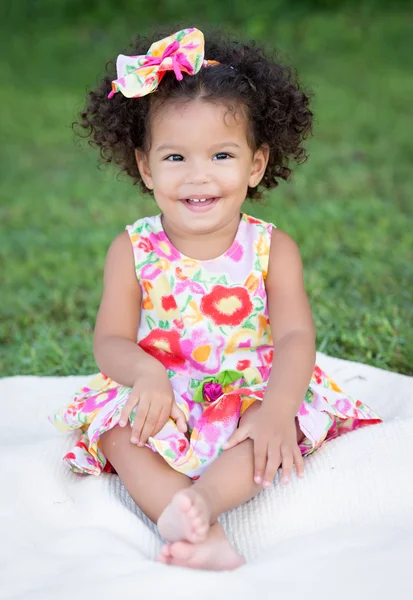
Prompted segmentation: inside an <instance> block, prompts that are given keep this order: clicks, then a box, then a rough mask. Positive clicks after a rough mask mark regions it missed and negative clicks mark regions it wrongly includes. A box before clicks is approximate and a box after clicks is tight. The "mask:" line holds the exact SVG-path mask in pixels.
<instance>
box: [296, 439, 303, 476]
mask: <svg viewBox="0 0 413 600" xmlns="http://www.w3.org/2000/svg"><path fill="white" fill-rule="evenodd" d="M294 464H295V470H296V471H297V475H298V477H304V458H303V455H302V454H301V450H300V448H299V446H296V447H295V448H294Z"/></svg>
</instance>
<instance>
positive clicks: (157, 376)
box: [119, 365, 187, 446]
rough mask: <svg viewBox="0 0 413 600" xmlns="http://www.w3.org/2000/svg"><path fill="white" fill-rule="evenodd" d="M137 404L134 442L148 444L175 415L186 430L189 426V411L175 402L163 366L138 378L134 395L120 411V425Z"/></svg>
mask: <svg viewBox="0 0 413 600" xmlns="http://www.w3.org/2000/svg"><path fill="white" fill-rule="evenodd" d="M135 406H137V409H136V412H135V419H134V422H133V427H132V432H131V442H132V443H133V444H137V445H138V446H144V445H145V444H146V442H147V440H148V438H149V437H151V436H154V435H156V434H157V433H159V431H160V430H161V429H162V427H163V426H164V425H165V423H166V422H167V421H168V419H169V417H171V418H172V419H173V420H174V421H176V425H177V427H178V429H179V431H181V432H182V433H185V432H186V430H187V425H186V419H185V415H184V413H183V412H182V410H181V409H180V408H179V407H178V405H177V404H176V402H175V397H174V393H173V390H172V386H171V383H170V381H169V378H168V375H167V373H166V371H165V369H164V368H163V366H162V365H161V368H160V369H152V368H151V369H149V370H148V371H147V372H146V373H145V374H144V375H140V376H139V377H138V378H137V380H136V381H135V383H134V385H133V387H132V391H131V393H130V396H129V398H128V400H127V402H126V404H125V406H124V407H123V410H122V412H121V415H120V421H119V426H120V427H125V425H126V424H127V423H128V420H129V416H130V414H131V412H132V411H133V409H134V408H135Z"/></svg>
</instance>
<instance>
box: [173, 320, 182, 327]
mask: <svg viewBox="0 0 413 600" xmlns="http://www.w3.org/2000/svg"><path fill="white" fill-rule="evenodd" d="M172 323H173V324H174V325H175V327H176V328H177V329H183V328H184V322H183V321H182V319H174V320H173V321H172Z"/></svg>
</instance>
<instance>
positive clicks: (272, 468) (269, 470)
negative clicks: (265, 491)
mask: <svg viewBox="0 0 413 600" xmlns="http://www.w3.org/2000/svg"><path fill="white" fill-rule="evenodd" d="M280 464H281V453H280V447H279V445H278V444H277V443H273V444H271V445H269V447H268V455H267V464H266V466H265V474H264V483H263V487H265V488H269V487H270V485H271V484H272V482H273V481H274V477H275V474H276V473H277V471H278V467H279V466H280Z"/></svg>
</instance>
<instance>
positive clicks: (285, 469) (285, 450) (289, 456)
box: [281, 446, 294, 485]
mask: <svg viewBox="0 0 413 600" xmlns="http://www.w3.org/2000/svg"><path fill="white" fill-rule="evenodd" d="M281 459H282V475H281V483H282V485H287V484H288V483H290V478H291V472H292V470H293V465H294V455H293V451H292V448H291V447H290V446H282V447H281Z"/></svg>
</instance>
